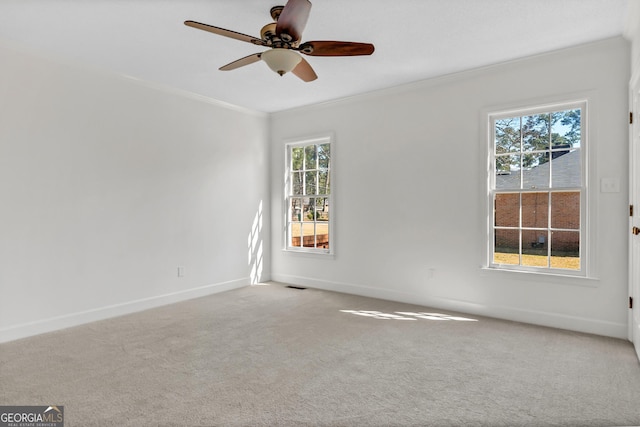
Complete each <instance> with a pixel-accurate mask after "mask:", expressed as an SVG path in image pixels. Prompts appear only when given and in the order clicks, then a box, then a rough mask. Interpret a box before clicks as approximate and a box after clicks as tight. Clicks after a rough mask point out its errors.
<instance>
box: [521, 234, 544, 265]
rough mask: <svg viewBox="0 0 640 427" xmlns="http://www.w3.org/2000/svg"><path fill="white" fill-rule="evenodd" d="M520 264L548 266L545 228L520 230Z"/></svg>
mask: <svg viewBox="0 0 640 427" xmlns="http://www.w3.org/2000/svg"><path fill="white" fill-rule="evenodd" d="M522 265H528V266H532V267H548V266H549V259H548V256H547V231H546V230H544V231H541V230H522Z"/></svg>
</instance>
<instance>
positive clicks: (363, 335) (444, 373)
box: [0, 283, 640, 427]
mask: <svg viewBox="0 0 640 427" xmlns="http://www.w3.org/2000/svg"><path fill="white" fill-rule="evenodd" d="M0 405H64V412H65V426H66V427H71V426H628V425H640V363H638V359H637V358H636V355H635V352H634V350H633V347H632V345H631V344H630V343H629V342H627V341H624V340H618V339H612V338H605V337H600V336H594V335H587V334H581V333H575V332H569V331H563V330H556V329H551V328H544V327H538V326H532V325H527V324H522V323H515V322H508V321H502V320H496V319H491V318H485V317H477V316H470V315H464V314H458V313H451V312H443V311H441V310H435V309H429V308H426V307H421V306H415V305H409V304H402V303H396V302H389V301H382V300H376V299H370V298H364V297H358V296H353V295H346V294H340V293H334V292H325V291H320V290H313V289H305V290H299V289H292V288H288V287H286V286H284V285H281V284H277V283H269V284H265V285H260V286H252V287H246V288H242V289H237V290H233V291H229V292H225V293H220V294H216V295H212V296H208V297H204V298H199V299H194V300H190V301H186V302H182V303H178V304H173V305H170V306H165V307H160V308H156V309H152V310H148V311H144V312H141V313H136V314H132V315H127V316H122V317H118V318H114V319H109V320H105V321H100V322H95V323H91V324H87V325H83V326H78V327H74V328H69V329H65V330H61V331H57V332H53V333H49V334H43V335H39V336H35V337H31V338H27V339H22V340H18V341H13V342H9V343H5V344H2V345H0Z"/></svg>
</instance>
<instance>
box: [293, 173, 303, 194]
mask: <svg viewBox="0 0 640 427" xmlns="http://www.w3.org/2000/svg"><path fill="white" fill-rule="evenodd" d="M291 191H292V194H293V195H298V194H302V172H293V173H292V174H291Z"/></svg>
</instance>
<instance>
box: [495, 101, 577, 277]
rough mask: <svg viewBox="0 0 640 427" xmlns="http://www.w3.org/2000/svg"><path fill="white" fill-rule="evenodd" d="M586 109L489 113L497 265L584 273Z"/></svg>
mask: <svg viewBox="0 0 640 427" xmlns="http://www.w3.org/2000/svg"><path fill="white" fill-rule="evenodd" d="M585 110H586V104H585V103H584V102H581V103H572V104H565V105H559V106H555V107H552V108H549V107H547V108H538V109H530V110H526V111H522V110H520V111H517V112H507V113H500V114H492V115H490V116H489V124H490V135H491V137H490V153H491V171H492V173H491V174H490V180H489V185H490V188H489V198H490V200H489V203H490V204H489V206H491V207H492V209H491V210H490V224H491V225H490V233H489V234H490V241H489V246H490V251H489V264H490V266H491V267H496V268H505V269H515V270H526V271H538V272H553V273H561V274H562V273H564V274H573V275H584V272H585V271H586V270H585V257H584V248H585V247H586V245H585V242H584V240H585V236H586V232H585V224H586V223H587V222H586V218H585V214H586V212H587V210H586V192H585V182H586V179H585V176H584V175H585V172H584V171H585V168H584V163H585V162H584V158H585V157H584V150H585V135H586V132H585V126H584V115H585V114H584V113H585Z"/></svg>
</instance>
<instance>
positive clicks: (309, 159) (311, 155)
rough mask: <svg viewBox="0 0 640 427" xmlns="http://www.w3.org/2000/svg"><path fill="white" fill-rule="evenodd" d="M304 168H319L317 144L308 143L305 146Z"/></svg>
mask: <svg viewBox="0 0 640 427" xmlns="http://www.w3.org/2000/svg"><path fill="white" fill-rule="evenodd" d="M304 158H305V163H304V168H305V169H317V167H318V165H317V162H316V160H317V157H316V146H315V145H307V146H306V147H304Z"/></svg>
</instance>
